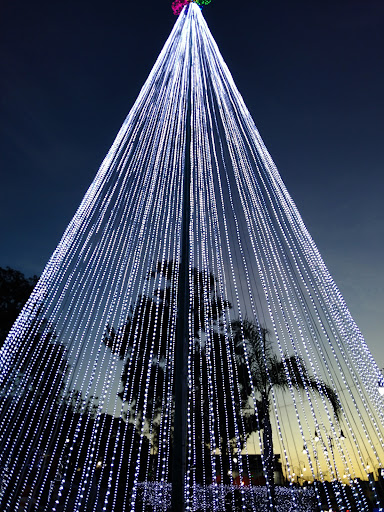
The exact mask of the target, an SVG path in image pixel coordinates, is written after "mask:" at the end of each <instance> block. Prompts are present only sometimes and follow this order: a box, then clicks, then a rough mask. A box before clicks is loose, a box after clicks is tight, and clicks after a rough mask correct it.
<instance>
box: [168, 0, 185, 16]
mask: <svg viewBox="0 0 384 512" xmlns="http://www.w3.org/2000/svg"><path fill="white" fill-rule="evenodd" d="M187 4H189V0H174V1H173V2H172V11H173V14H174V15H175V16H178V15H179V14H180V13H181V11H182V10H183V7H184V5H187Z"/></svg>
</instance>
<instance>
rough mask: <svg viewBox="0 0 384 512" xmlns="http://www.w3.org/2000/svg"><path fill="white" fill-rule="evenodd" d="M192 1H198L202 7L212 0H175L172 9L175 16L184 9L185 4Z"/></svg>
mask: <svg viewBox="0 0 384 512" xmlns="http://www.w3.org/2000/svg"><path fill="white" fill-rule="evenodd" d="M191 2H194V3H196V4H197V5H198V6H200V8H201V7H202V6H203V5H208V4H210V3H211V0H174V1H173V2H172V11H173V14H174V15H175V16H178V15H179V14H180V13H181V11H182V10H183V7H184V5H187V4H189V3H191Z"/></svg>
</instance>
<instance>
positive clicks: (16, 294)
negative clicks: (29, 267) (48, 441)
mask: <svg viewBox="0 0 384 512" xmlns="http://www.w3.org/2000/svg"><path fill="white" fill-rule="evenodd" d="M37 280H38V277H37V276H33V277H28V278H27V277H25V276H24V274H22V273H21V272H19V271H18V270H14V269H13V268H10V267H6V268H2V267H0V346H1V345H2V344H3V343H4V340H5V338H6V337H7V334H8V332H9V331H10V329H11V327H12V325H13V323H14V322H15V320H16V318H17V317H18V315H19V313H20V311H21V309H22V307H23V306H24V304H25V303H26V301H27V300H28V298H29V296H30V294H31V293H32V290H33V288H34V287H35V285H36V283H37Z"/></svg>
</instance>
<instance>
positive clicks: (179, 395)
mask: <svg viewBox="0 0 384 512" xmlns="http://www.w3.org/2000/svg"><path fill="white" fill-rule="evenodd" d="M188 7H189V6H188ZM191 49H192V48H191V45H190V46H189V52H190V54H189V59H190V64H191V65H192V56H191ZM191 65H190V66H189V68H187V69H188V72H189V76H188V77H187V78H188V85H187V101H186V117H185V119H186V132H185V154H184V179H183V206H182V221H181V243H180V268H179V283H178V294H177V324H176V340H175V376H174V384H175V417H174V424H173V426H174V430H173V454H172V511H173V512H184V511H185V475H186V468H187V407H188V385H187V379H188V349H189V250H190V247H189V224H190V199H191V192H190V188H191Z"/></svg>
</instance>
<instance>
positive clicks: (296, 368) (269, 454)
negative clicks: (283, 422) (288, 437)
mask: <svg viewBox="0 0 384 512" xmlns="http://www.w3.org/2000/svg"><path fill="white" fill-rule="evenodd" d="M232 327H233V329H234V331H235V333H236V334H235V338H236V347H237V359H238V362H239V364H240V366H245V365H246V361H245V352H244V350H243V344H245V346H246V352H247V358H248V362H249V366H250V372H251V375H252V381H250V380H245V381H244V383H243V389H242V396H243V403H244V404H245V402H246V401H248V398H249V397H250V396H251V393H252V387H253V389H254V391H255V392H256V393H257V395H258V399H257V403H256V408H257V411H256V412H257V414H255V413H253V411H252V412H250V411H249V409H248V411H247V413H246V419H247V423H248V431H249V432H250V433H251V432H252V431H255V430H263V460H264V467H265V472H266V477H267V481H268V482H269V485H270V486H271V489H272V497H273V500H274V477H273V471H274V467H273V466H274V450H273V438H272V425H271V394H272V390H274V391H278V390H281V391H288V390H289V389H291V388H293V389H294V390H297V391H304V390H309V391H310V392H312V393H316V394H318V395H322V396H324V397H325V398H326V399H327V400H328V402H329V403H330V405H331V407H332V409H333V412H334V414H335V417H336V418H337V419H338V417H339V414H340V410H341V407H340V402H339V399H338V397H337V394H336V392H335V391H334V390H333V389H332V388H331V387H330V386H328V385H327V384H326V383H324V382H322V381H320V380H319V379H315V378H314V377H313V376H312V375H310V374H309V372H308V370H307V369H306V367H305V363H304V361H303V360H302V359H301V358H300V357H298V356H296V355H295V356H289V355H286V356H285V357H283V358H279V357H278V356H277V355H276V353H275V352H274V349H273V345H272V341H271V339H270V338H269V336H268V334H269V333H268V330H267V329H265V328H261V327H259V326H258V325H257V323H256V322H252V321H249V320H245V321H244V322H242V323H241V322H239V321H236V322H233V323H232ZM273 507H275V505H274V504H273Z"/></svg>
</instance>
